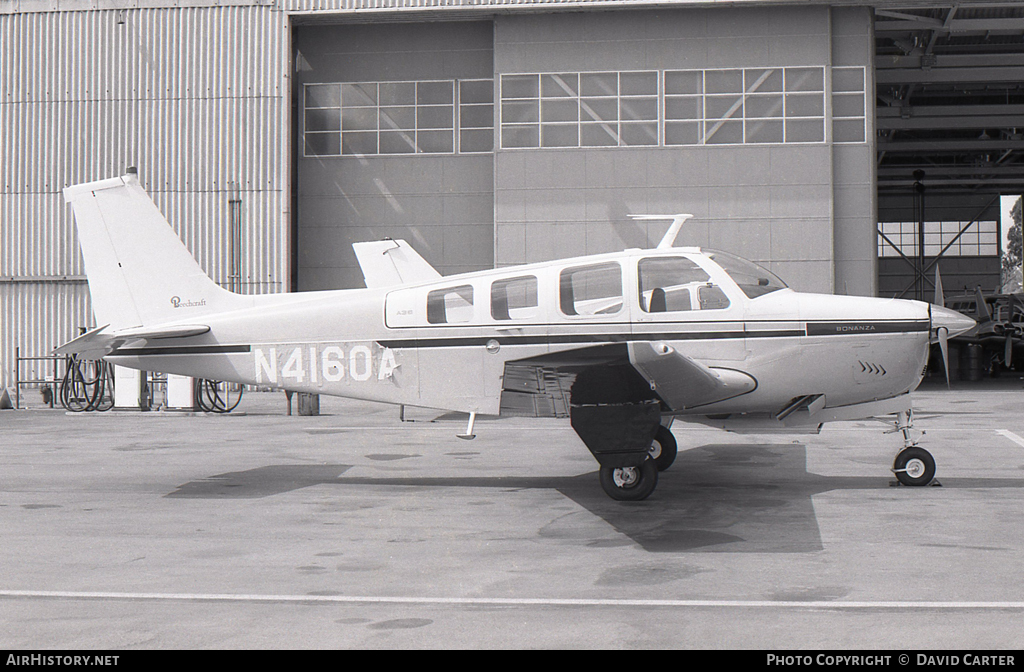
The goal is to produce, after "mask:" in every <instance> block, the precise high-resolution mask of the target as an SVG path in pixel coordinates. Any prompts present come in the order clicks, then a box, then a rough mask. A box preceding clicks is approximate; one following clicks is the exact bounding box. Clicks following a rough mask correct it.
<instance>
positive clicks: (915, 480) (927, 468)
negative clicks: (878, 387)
mask: <svg viewBox="0 0 1024 672" xmlns="http://www.w3.org/2000/svg"><path fill="white" fill-rule="evenodd" d="M913 425H914V416H913V412H909V411H905V412H900V413H897V414H896V429H895V430H893V431H895V432H900V433H902V434H903V448H902V449H901V450H900V452H899V453H898V454H897V455H896V459H895V460H894V461H893V463H892V473H894V474H896V480H898V481H899V482H900V483H902V484H903V485H910V486H922V485H928V484H929V483H931V482H932V480H933V479H934V478H935V458H933V457H932V454H931V453H929V452H928V451H927V450H925V449H924V448H921V447H919V446H918V445H917V441H916V440H915V439H914V438H913V437H912V436H911V429H912V427H913Z"/></svg>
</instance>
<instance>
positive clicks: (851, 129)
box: [832, 119, 864, 142]
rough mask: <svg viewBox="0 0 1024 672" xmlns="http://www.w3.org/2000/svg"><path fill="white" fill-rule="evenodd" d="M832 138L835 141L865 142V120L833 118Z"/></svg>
mask: <svg viewBox="0 0 1024 672" xmlns="http://www.w3.org/2000/svg"><path fill="white" fill-rule="evenodd" d="M832 140H833V141H834V142H864V120H863V119H834V120H832Z"/></svg>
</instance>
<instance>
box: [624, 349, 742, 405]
mask: <svg viewBox="0 0 1024 672" xmlns="http://www.w3.org/2000/svg"><path fill="white" fill-rule="evenodd" d="M629 361H630V363H631V364H633V367H634V368H635V369H636V370H637V371H638V372H639V373H640V375H641V376H643V377H644V379H645V380H647V382H648V383H650V384H651V389H652V390H654V391H655V392H657V393H658V396H660V397H661V398H662V400H663V401H664V402H665V403H666V404H668V405H669V407H670V408H671V409H672V410H674V411H681V410H683V409H688V408H695V407H697V406H704V405H707V404H711V403H714V402H716V401H723V400H725V399H731V398H733V397H738V396H740V395H741V394H746V393H747V392H751V391H753V390H754V388H756V387H757V381H756V380H754V378H752V377H751V376H749V375H747V374H746V373H743V372H742V371H736V370H734V369H720V368H712V367H708V366H705V365H704V364H701V363H700V362H698V361H696V360H694V359H691V358H690V357H687V356H686V355H683V354H681V353H679V352H677V351H676V350H675V349H674V348H672V346H670V345H668V344H667V343H661V342H656V343H648V342H630V343H629Z"/></svg>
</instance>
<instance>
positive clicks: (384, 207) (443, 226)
mask: <svg viewBox="0 0 1024 672" xmlns="http://www.w3.org/2000/svg"><path fill="white" fill-rule="evenodd" d="M492 34H493V29H492V24H491V23H490V22H489V21H487V22H477V21H474V22H451V23H405V24H360V25H331V26H298V27H296V28H295V30H294V34H293V35H294V46H295V51H296V59H295V60H296V73H295V74H296V81H295V87H294V89H295V95H296V108H295V109H296V114H295V117H296V140H297V143H296V185H295V194H296V203H295V206H296V220H295V221H296V232H295V236H296V240H295V247H294V249H295V250H296V253H295V258H294V260H293V261H294V264H295V269H296V271H295V279H296V281H297V287H296V288H297V289H298V290H316V289H341V288H350V287H362V286H363V277H362V273H361V272H360V270H359V266H358V264H357V262H356V258H355V254H354V253H353V252H352V247H351V245H352V243H354V242H359V241H364V240H379V239H381V238H385V237H389V238H402V239H405V240H407V241H408V242H409V243H410V244H412V245H413V246H414V247H415V248H416V249H417V250H418V251H419V252H420V254H422V255H423V257H424V258H425V259H426V260H427V261H429V262H430V263H431V264H433V265H434V266H435V267H436V268H437V269H438V270H439V271H440V272H441V273H442V274H444V275H449V274H452V273H459V272H465V271H472V270H480V269H484V268H491V267H493V265H494V215H493V212H494V186H493V182H494V180H493V139H494V130H493V118H494V111H493V110H494V107H493V91H494V85H493V71H494V68H493V37H492Z"/></svg>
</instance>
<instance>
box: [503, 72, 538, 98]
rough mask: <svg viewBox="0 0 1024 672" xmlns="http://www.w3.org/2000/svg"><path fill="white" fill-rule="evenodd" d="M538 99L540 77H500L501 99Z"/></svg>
mask: <svg viewBox="0 0 1024 672" xmlns="http://www.w3.org/2000/svg"><path fill="white" fill-rule="evenodd" d="M538 97H540V75H502V76H501V99H502V100H503V101H504V100H510V99H513V98H538Z"/></svg>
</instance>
